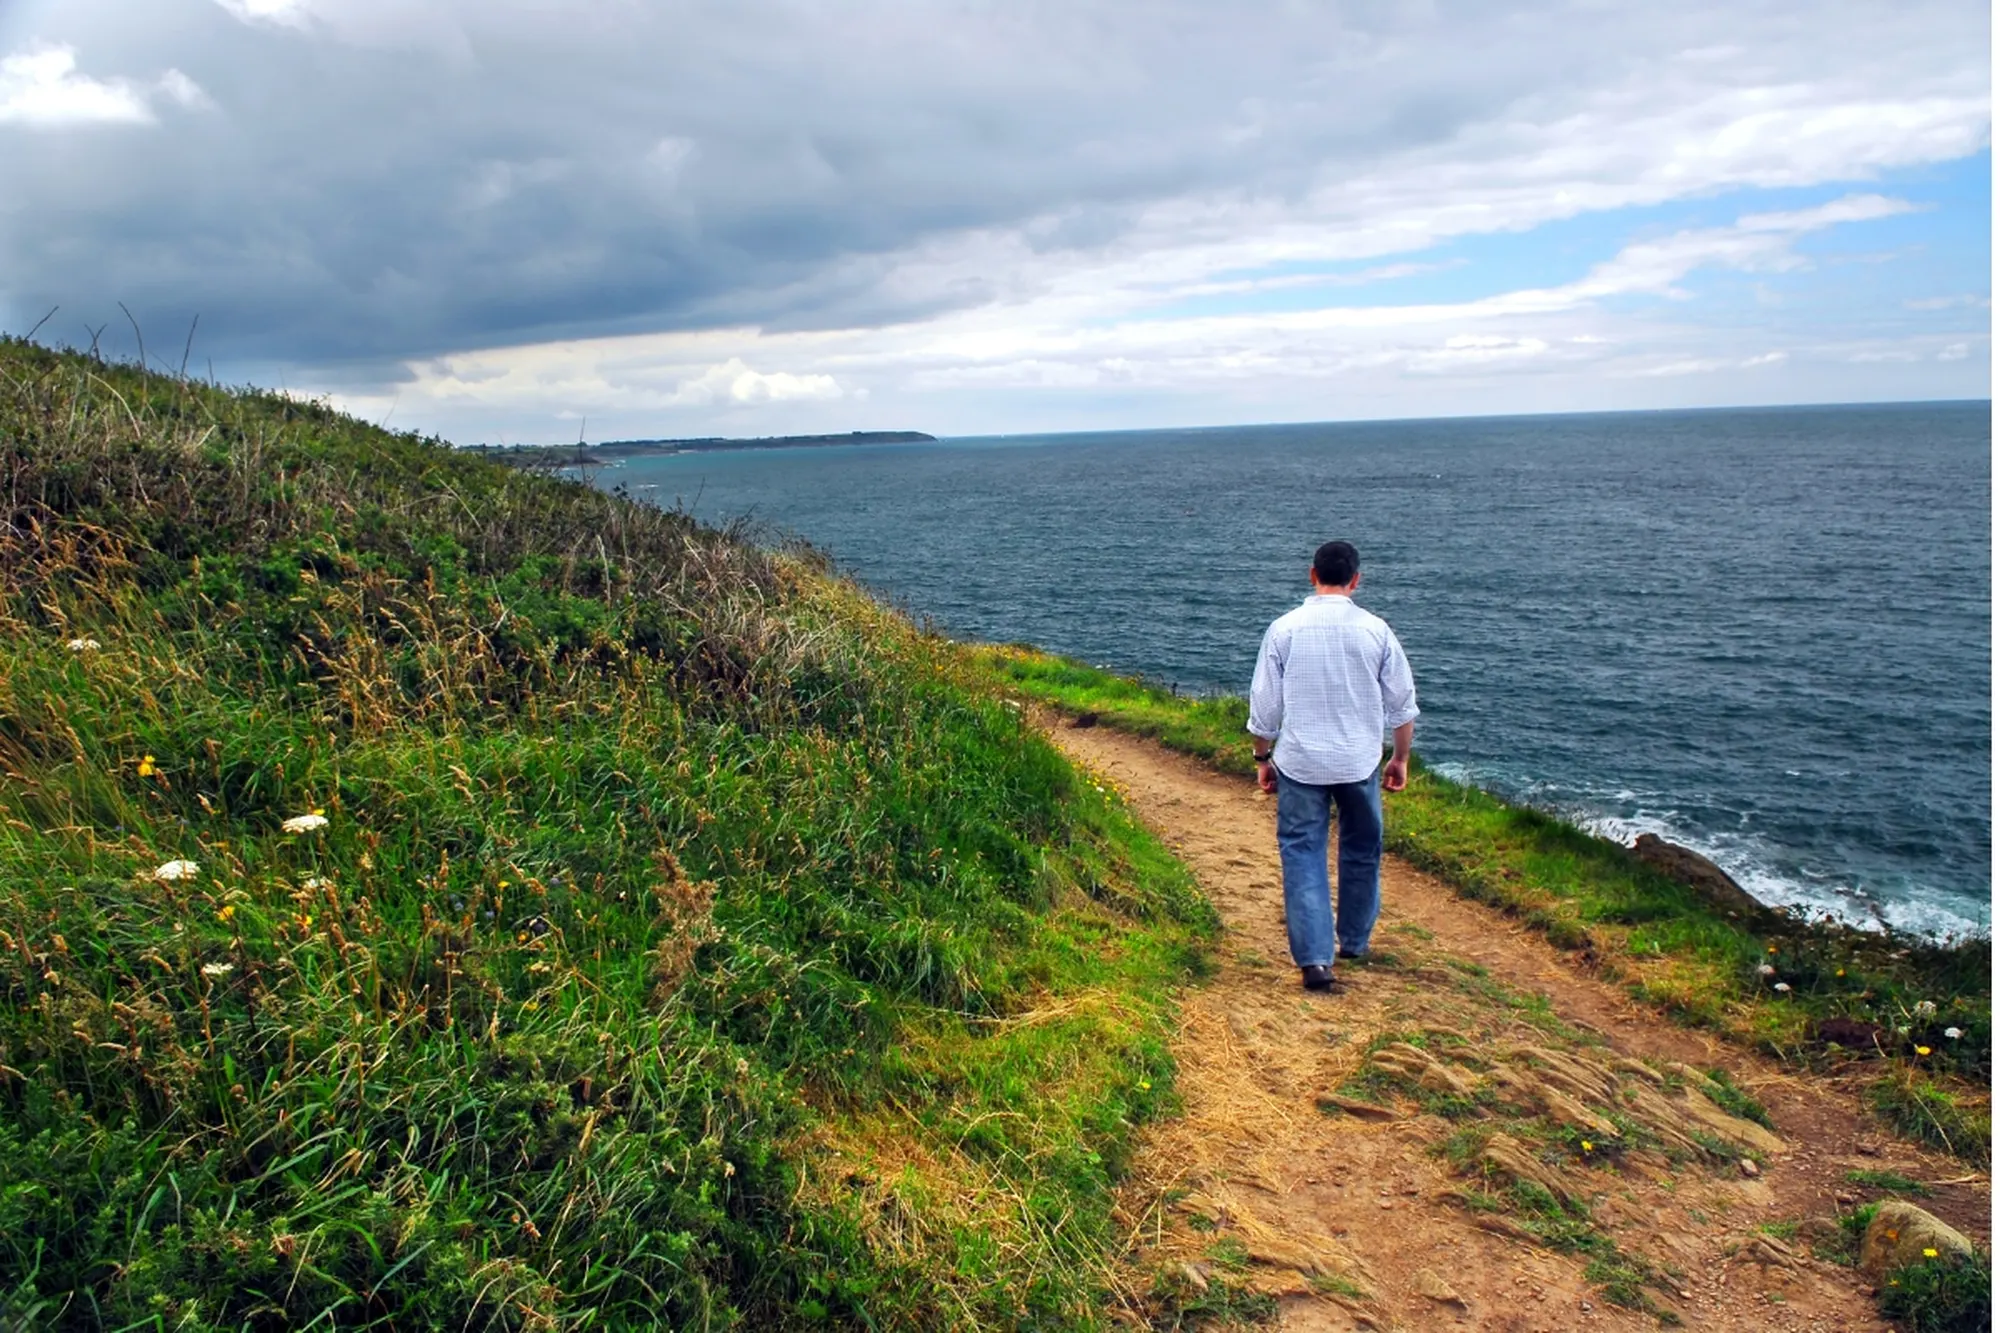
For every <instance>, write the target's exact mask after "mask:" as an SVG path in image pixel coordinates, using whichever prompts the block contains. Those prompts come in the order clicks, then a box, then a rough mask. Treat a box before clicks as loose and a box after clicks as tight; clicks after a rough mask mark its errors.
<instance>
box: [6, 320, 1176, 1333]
mask: <svg viewBox="0 0 2000 1333" xmlns="http://www.w3.org/2000/svg"><path fill="white" fill-rule="evenodd" d="M955 660H956V659H955V658H953V657H952V656H951V650H950V649H949V646H948V645H945V644H943V643H942V642H941V641H939V640H937V639H935V638H933V637H929V636H926V635H924V634H922V633H919V632H917V631H916V630H915V629H914V628H913V627H912V626H911V625H909V624H908V623H907V622H906V621H904V620H902V619H900V618H898V617H896V616H894V615H892V614H890V613H888V612H886V611H885V610H883V609H882V608H881V607H879V606H878V605H876V604H874V603H873V602H871V601H870V600H869V599H867V598H866V597H864V596H862V595H861V594H859V593H858V592H857V591H855V590H854V589H852V588H851V587H849V586H846V585H844V584H842V583H840V582H839V581H838V580H837V579H834V578H832V577H830V576H829V574H828V573H827V571H826V570H825V569H824V567H823V566H821V565H820V564H818V563H816V562H815V561H813V560H812V559H811V558H810V557H808V556H804V555H799V554H794V555H782V556H781V555H776V554H772V553H769V552H765V551H760V550H757V549H755V548H753V547H751V546H749V545H747V544H745V543H744V542H742V541H740V540H737V539H736V537H735V536H734V535H732V534H731V533H728V532H720V531H715V530H712V529H708V528H704V527H702V526H700V525H698V524H696V523H695V522H693V521H692V520H690V519H689V518H687V517H686V516H684V515H681V514H677V513H671V512H661V511H659V510H655V509H650V508H645V507H641V506H637V505H633V504H629V503H625V502H623V501H621V500H619V499H617V498H614V497H608V496H605V495H602V494H599V493H597V492H595V491H592V490H590V489H589V488H587V487H584V486H581V485H578V484H574V483H565V482H562V481H559V480H555V479H551V478H547V477H537V476H530V475H526V474H524V473H522V472H520V471H517V470H513V469H507V468H503V467H500V466H497V465H492V464H488V463H484V462H482V461H480V460H479V459H477V458H474V457H470V456H466V455H462V454H458V453H455V452H453V451H451V450H449V449H447V448H445V447H443V446H442V445H441V444H440V443H439V442H437V441H434V440H422V439H418V438H415V437H414V436H410V435H391V434H388V433H386V432H383V431H380V430H376V429H374V428H371V427H367V426H364V425H362V424H360V423H357V422H354V421H352V420H350V419H348V418H345V417H343V416H340V415H339V414H337V413H334V412H332V411H330V410H327V409H326V408H324V407H320V406H315V405H312V404H303V403H299V402H296V401H292V400H289V399H286V398H282V397H278V396H274V395H267V394H259V393H254V392H242V393H236V392H225V391H221V390H218V389H214V388H211V387H207V386H203V385H199V384H193V383H189V382H187V381H185V380H181V379H175V378H171V377H166V376H160V375H153V374H148V373H144V372H142V371H141V370H139V369H137V368H134V367H127V366H115V365H108V364H105V363H102V362H100V361H97V360H95V359H94V358H88V357H83V356H78V355H73V354H57V353H52V352H49V351H45V350H43V349H40V348H36V347H32V346H29V345H27V344H24V343H20V342H5V343H0V994H4V996H5V1003H4V1005H0V1324H5V1325H7V1326H9V1327H15V1326H34V1327H50V1328H99V1327H140V1326H144V1327H160V1328H174V1329H181V1330H200V1329H223V1328H228V1329H236V1328H241V1327H246V1326H259V1327H263V1326H269V1327H278V1326H286V1327H303V1326H307V1325H310V1324H314V1323H324V1324H328V1325H333V1324H338V1325H340V1326H343V1327H356V1328H363V1327H380V1328H388V1327H399V1328H423V1327H440V1328H442V1327H451V1328H461V1327H468V1326H476V1327H481V1328H531V1327H532V1328H541V1329H552V1328H585V1327H591V1328H600V1327H601V1328H615V1327H639V1326H644V1327H657V1326H674V1327H693V1326H700V1327H712V1328H724V1327H731V1326H753V1327H756V1326H770V1325H780V1324H797V1323H805V1322H814V1323H819V1322H825V1323H830V1324H833V1325H838V1326H860V1325H864V1324H865V1325H866V1326H869V1327H877V1328H895V1327H916V1326H939V1325H946V1324H949V1325H953V1326H967V1327H1009V1328H1014V1327H1024V1326H1030V1325H1037V1326H1042V1325H1082V1326H1088V1325H1092V1324H1095V1323H1098V1322H1099V1321H1100V1320H1101V1318H1102V1316H1101V1314H1100V1311H1101V1310H1102V1309H1104V1308H1105V1304H1106V1301H1107V1294H1106V1293H1107V1288H1108V1287H1109V1286H1110V1284H1111V1277H1110V1273H1109V1268H1108V1264H1107V1262H1106V1255H1107V1252H1108V1249H1109V1247H1110V1246H1112V1245H1113V1244H1115V1243H1116V1242H1117V1240H1118V1239H1119V1237H1118V1234H1117V1232H1116V1230H1115V1228H1114V1227H1113V1226H1112V1224H1111V1212H1110V1210H1111V1195H1110V1187H1111V1185H1112V1183H1113V1182H1114V1181H1115V1180H1116V1178H1117V1177H1118V1175H1119V1173H1120V1172H1121V1171H1122V1170H1123V1168H1124V1164H1125V1160H1126V1154H1127V1153H1128V1151H1129V1135H1130V1132H1131V1128H1132V1126H1134V1125H1135V1124H1139V1123H1142V1122H1144V1121H1145V1120H1146V1119H1147V1118H1148V1117H1151V1116H1155V1115H1157V1114H1159V1113H1161V1112H1162V1111H1163V1110H1164V1109H1166V1108H1169V1107H1170V1106H1171V1105H1172V1098H1173V1091H1172V1086H1173V1085H1172V1075H1173V1070H1172V1065H1171V1062H1170V1060H1169V1058H1168V1054H1167V1037H1168V1034H1169V1032H1170V1030H1171V1021H1170V1020H1171V1016H1170V1014H1169V1012H1168V1000H1167V999H1166V996H1167V995H1168V994H1169V991H1170V988H1171V986H1172V985H1173V984H1174V983H1175V982H1176V981H1177V980H1179V979H1181V978H1184V977H1186V976H1188V975H1189V974H1190V971H1191V970H1192V969H1195V968H1197V967H1198V966H1199V965H1200V963H1201V960H1202V958H1203V955H1204V951H1205V950H1206V949H1207V947H1208V941H1209V938H1210V936H1211V935H1212V932H1213V928H1214V920H1213V915H1212V912H1211V910H1210V909H1209V908H1208V906H1207V904H1206V903H1205V902H1204V901H1203V900H1202V899H1201V898H1200V897H1199V895H1198V893H1197V892H1196V891H1195V889H1194V886H1193V885H1192V883H1191V881H1190V880H1189V879H1188V877H1187V875H1186V874H1185V872H1184V871H1183V870H1181V869H1180V868H1179V867H1178V865H1177V864H1176V863H1175V862H1174V861H1173V859H1172V858H1171V857H1170V856H1169V855H1168V854H1167V853H1166V852H1165V851H1164V849H1162V848H1160V847H1159V846H1158V845H1157V844H1156V843H1154V842H1153V841H1151V840H1150V839H1149V838H1148V837H1147V836H1146V835H1145V834H1144V833H1143V832H1142V831H1141V830H1140V829H1139V828H1138V827H1137V826H1136V825H1135V824H1134V823H1133V822H1132V821H1130V820H1129V819H1128V818H1127V817H1126V816H1125V815H1124V814H1123V813H1122V811H1121V809H1120V808H1119V807H1118V805H1117V804H1116V803H1115V801H1113V800H1112V799H1110V798H1108V797H1106V796H1104V795H1102V794H1100V793H1098V792H1097V791H1095V790H1094V789H1093V788H1092V787H1091V785H1090V784H1088V783H1080V782H1078V781H1077V780H1076V779H1075V777H1074V775H1073V773H1072V771H1071V770H1070V769H1069V768H1068V766H1067V765H1066V764H1065V763H1064V762H1063V761H1062V760H1061V759H1060V757H1059V756H1057V755H1056V754H1055V752H1054V751H1053V750H1052V749H1051V748H1050V747H1049V746H1048V745H1047V744H1045V743H1044V742H1043V741H1042V740H1041V739H1040V738H1039V737H1038V736H1037V735H1036V734H1035V733H1034V732H1033V730H1032V728H1029V727H1026V726H1024V725H1023V724H1022V723H1021V721H1020V720H1019V718H1018V717H1017V715H1016V714H1015V713H1014V712H1013V711H1011V710H1009V709H1007V708H1004V707H1002V706H1000V704H998V703H997V702H995V701H994V700H992V699H991V698H990V697H987V696H985V695H983V694H981V693H980V692H978V691H976V690H973V689H969V688H967V687H966V686H965V685H964V684H963V683H962V682H960V681H958V680H957V679H956V678H955V676H956V671H957V668H956V665H955Z"/></svg>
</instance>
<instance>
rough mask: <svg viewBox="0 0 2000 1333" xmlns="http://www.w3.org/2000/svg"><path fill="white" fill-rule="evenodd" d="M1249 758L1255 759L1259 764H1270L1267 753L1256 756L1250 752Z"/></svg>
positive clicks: (1255, 753) (1269, 757) (1254, 752)
mask: <svg viewBox="0 0 2000 1333" xmlns="http://www.w3.org/2000/svg"><path fill="white" fill-rule="evenodd" d="M1250 757H1251V758H1252V759H1255V760H1256V761H1257V762H1258V763H1260V764H1268V763H1270V762H1271V756H1270V754H1269V753H1268V752H1267V753H1264V754H1258V753H1257V752H1256V751H1255V750H1252V751H1251V752H1250Z"/></svg>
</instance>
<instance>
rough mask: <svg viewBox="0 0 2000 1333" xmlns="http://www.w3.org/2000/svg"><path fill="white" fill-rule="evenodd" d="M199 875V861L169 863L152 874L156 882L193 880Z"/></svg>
mask: <svg viewBox="0 0 2000 1333" xmlns="http://www.w3.org/2000/svg"><path fill="white" fill-rule="evenodd" d="M200 873H201V862H199V861H169V862H167V863H166V864H165V865H163V866H161V867H160V868H159V869H158V870H155V871H154V872H153V878H154V879H158V880H169V881H171V880H176V879H193V878H194V877H195V876H196V875H199V874H200Z"/></svg>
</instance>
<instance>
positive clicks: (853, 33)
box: [0, 0, 1991, 443]
mask: <svg viewBox="0 0 2000 1333" xmlns="http://www.w3.org/2000/svg"><path fill="white" fill-rule="evenodd" d="M1990 49H1991V48H1990V34H1989V13H1988V7H1987V5H1986V4H1985V3H1983V0H1951V2H1949V3H1927V2H1926V0H1909V2H1907V3H1898V4H1885V3H1881V2H1880V0H1868V2H1866V3H1856V4H1851V5H1847V4H1839V3H1823V4H1807V3H1801V2H1800V0H1781V2H1779V3H1763V2H1762V0H1723V2H1722V3H1709V2H1708V0H1685V2H1683V3H1675V4H1670V5H1662V4H1647V5H1641V4H1633V3H1624V2H1622V0H1599V2H1594V3H1568V4H1563V3H1551V4H1533V5H1530V4H1515V5H1509V4H1500V3H1494V2H1493V0H1468V2H1466V3H1456V2H1454V0H1431V2H1429V3H1426V2H1424V0H1364V2H1360V3H1336V2H1333V0H1327V2H1325V3H1313V2H1308V0H1232V3H1229V4H1227V5H1224V4H1219V3H1212V2H1211V3H1177V2H1176V0H1145V2H1144V3H1141V2H1140V0H1101V2H1098V0H988V2H987V3H970V2H963V0H937V2H935V3H925V2H924V0H850V2H848V3H833V2H832V0H822V2H820V3H806V2H805V0H790V2H789V3H787V2H785V0H777V2H772V0H714V2H713V3H667V2H660V3H652V2H649V0H541V2H539V3H530V2H528V0H0V329H4V330H6V331H10V332H16V333H19V332H25V331H26V330H27V329H28V328H29V326H31V325H33V324H34V323H35V321H36V320H38V319H40V318H41V317H42V316H43V315H44V314H45V313H46V312H47V311H48V310H49V309H50V308H51V307H60V308H59V309H58V310H57V313H56V314H55V316H54V317H53V318H52V319H50V320H49V321H48V323H47V324H45V325H43V327H42V331H41V333H40V334H39V335H38V336H39V337H40V338H42V339H43V340H44V341H52V342H57V343H65V342H67V343H88V341H89V339H90V338H91V337H92V336H93V331H95V330H98V329H100V328H101V329H102V334H101V337H102V340H103V341H102V345H103V346H104V348H106V349H107V350H108V351H111V352H113V353H115V354H119V355H130V354H131V353H132V351H133V338H132V333H131V330H130V329H129V327H128V326H127V325H126V323H125V316H124V315H123V314H122V313H121V312H120V310H119V308H118V303H119V302H121V301H122V302H124V303H125V305H126V306H128V307H129V308H130V310H131V312H132V314H133V316H135V317H136V319H137V320H138V322H139V324H140V327H141V328H142V330H143V332H144V335H145V338H146V343H147V350H148V352H149V353H150V354H151V355H152V356H153V358H154V359H155V360H156V361H162V362H164V363H166V364H167V365H168V367H169V368H173V367H175V366H177V365H178V364H179V362H180V359H181V353H182V348H183V344H184V339H185V338H186V335H187V332H188V328H189V324H190V321H191V320H192V319H193V318H194V317H195V316H196V315H199V317H200V324H199V329H198V331H197V333H196V335H195V340H194V347H193V355H192V358H191V360H190V369H191V370H195V371H199V372H200V373H203V374H207V373H209V369H210V366H211V365H212V366H213V373H214V374H216V375H217V376H218V377H220V378H223V379H226V380H235V381H246V380H247V381H254V382H257V383H261V384H268V385H272V386H283V387H285V388H288V389H290V390H292V391H294V392H300V393H307V394H327V395H330V396H331V397H332V398H333V399H334V400H335V401H336V402H337V403H339V404H341V405H343V406H347V407H350V408H352V409H354V410H356V411H359V412H361V413H363V414H365V415H368V416H370V417H372V418H376V419H384V420H387V421H388V422H389V423H390V424H391V425H393V426H397V427H408V428H416V429H421V430H425V431H436V432H439V433H442V434H444V435H446V436H448V437H450V438H452V439H455V440H458V441H460V442H462V443H475V442H479V441H483V440H492V441H514V440H526V441H531V442H542V441H548V440H559V439H564V438H569V439H574V438H575V437H576V433H577V431H578V429H579V424H578V418H579V417H585V418H587V421H588V425H587V427H584V429H586V430H587V433H588V435H589V437H590V438H592V439H606V438H620V437H630V436H660V435H701V434H772V433H782V432H789V431H800V430H850V429H874V428H899V427H908V428H915V429H924V430H930V431H933V432H936V433H938V434H955V435H964V434H982V433H997V432H1012V431H1033V430H1050V429H1089V428H1105V427H1123V426H1130V427H1143V426H1165V425H1202V424H1222V423H1229V422H1247V421H1301V420H1328V419H1340V418H1354V417H1382V416H1435V415H1461V414H1467V413H1489V412H1536V411H1570V410H1583V409H1603V408H1626V407H1632V408H1641V407H1673V406H1692V405H1711V404H1737V403H1789V402H1839V401H1854V400H1869V399H1873V400H1881V399H1915V398H1951V397H1985V396H1987V395H1988V394H1989V391H1990V371H1991V347H1990V343H1991V339H1990V329H1991V308H1990V294H1991V282H1990V273H1991V246H1990V237H1991V155H1990V136H1991V93H1990Z"/></svg>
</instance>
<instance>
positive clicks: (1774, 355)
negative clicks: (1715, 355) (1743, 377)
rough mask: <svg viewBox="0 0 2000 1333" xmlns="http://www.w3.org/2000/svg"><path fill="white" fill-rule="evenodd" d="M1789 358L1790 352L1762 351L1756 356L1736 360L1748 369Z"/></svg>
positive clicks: (1776, 363) (1769, 364)
mask: <svg viewBox="0 0 2000 1333" xmlns="http://www.w3.org/2000/svg"><path fill="white" fill-rule="evenodd" d="M1790 358H1791V353H1789V352H1764V353H1762V354H1760V355H1758V356H1746V357H1744V358H1743V360H1741V361H1739V362H1737V364H1738V365H1739V366H1741V367H1742V368H1743V369H1745V370H1750V369H1753V368H1755V367H1757V366H1775V365H1779V364H1781V363H1783V362H1785V361H1787V360H1789V359H1790Z"/></svg>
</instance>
